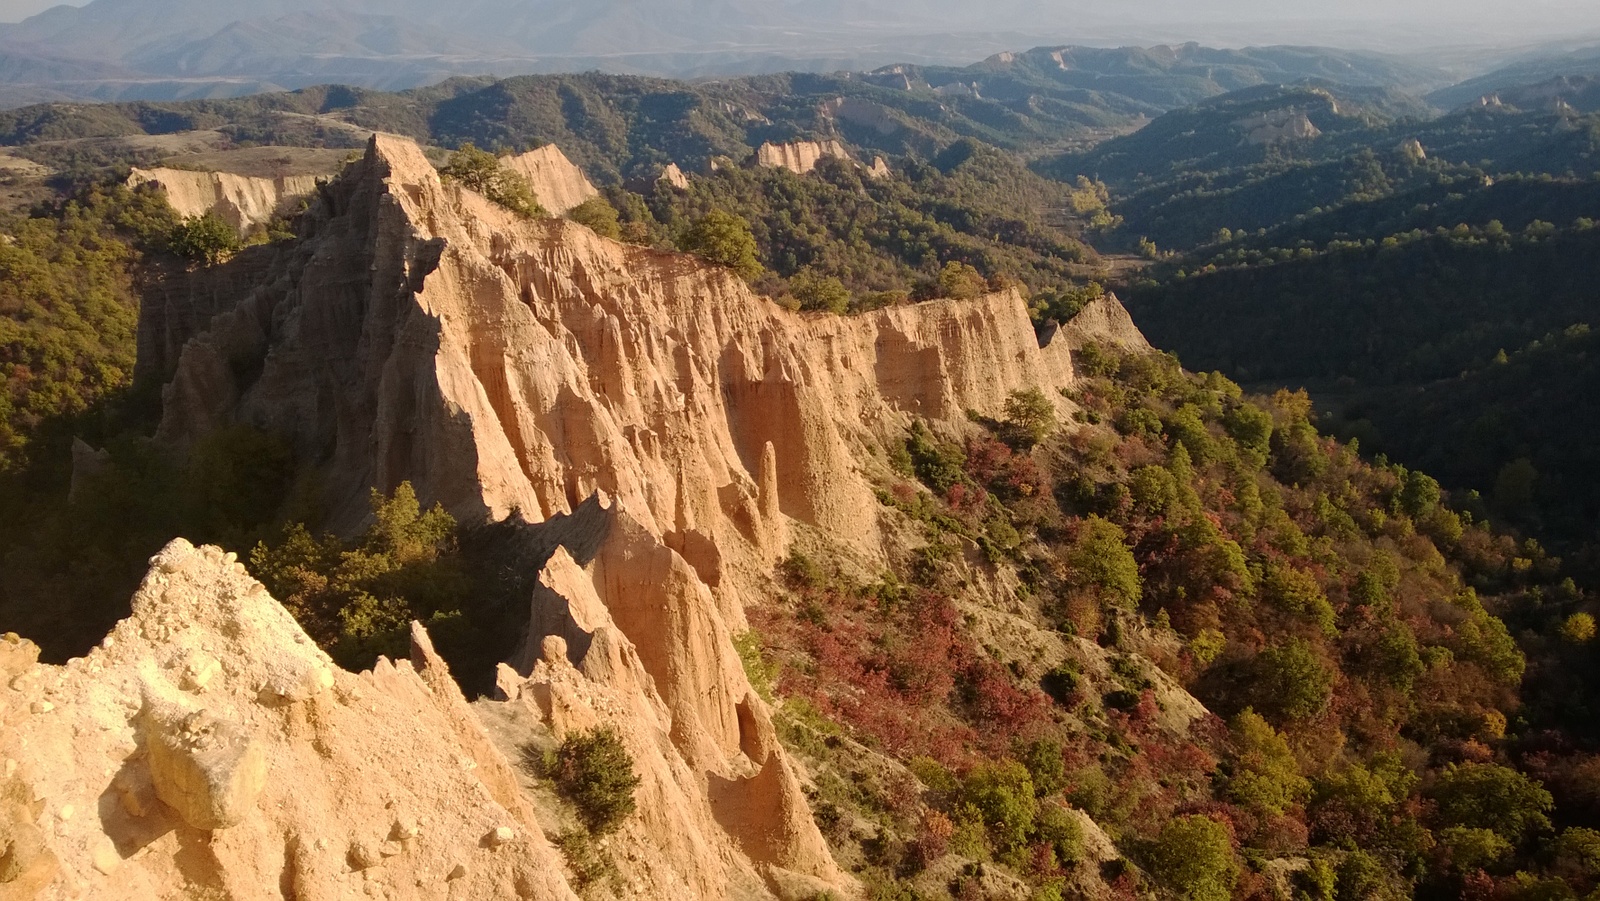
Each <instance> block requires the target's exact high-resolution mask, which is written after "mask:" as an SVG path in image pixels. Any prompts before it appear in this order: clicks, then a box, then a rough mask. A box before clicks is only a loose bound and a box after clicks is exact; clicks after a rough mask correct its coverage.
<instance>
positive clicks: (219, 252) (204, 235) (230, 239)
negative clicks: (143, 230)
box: [167, 213, 244, 266]
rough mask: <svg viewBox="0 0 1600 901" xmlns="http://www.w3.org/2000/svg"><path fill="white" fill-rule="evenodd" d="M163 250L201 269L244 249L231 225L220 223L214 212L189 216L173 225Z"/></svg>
mask: <svg viewBox="0 0 1600 901" xmlns="http://www.w3.org/2000/svg"><path fill="white" fill-rule="evenodd" d="M167 247H169V248H170V249H171V250H172V252H173V253H175V254H177V255H178V256H180V257H183V258H184V259H186V260H188V261H189V262H191V263H197V264H199V265H202V266H214V265H216V264H218V263H223V262H226V261H227V260H229V259H231V258H232V257H233V255H234V254H236V253H238V252H239V250H240V249H241V248H243V247H244V241H242V240H241V239H240V238H239V233H238V232H236V231H234V230H233V226H231V225H229V224H228V223H226V222H223V221H222V219H221V218H220V217H218V216H217V214H216V213H206V214H205V215H204V216H190V217H189V218H187V219H185V220H183V221H182V222H179V223H178V224H177V225H175V226H173V228H172V232H171V234H169V235H168V236H167Z"/></svg>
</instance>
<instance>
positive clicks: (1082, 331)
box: [1060, 293, 1152, 353]
mask: <svg viewBox="0 0 1600 901" xmlns="http://www.w3.org/2000/svg"><path fill="white" fill-rule="evenodd" d="M1060 338H1061V339H1065V340H1066V342H1067V346H1068V347H1070V348H1071V349H1072V350H1074V351H1078V350H1082V349H1083V346H1084V345H1085V344H1088V343H1090V342H1095V343H1098V344H1103V345H1107V346H1109V347H1114V348H1117V349H1119V350H1124V351H1130V352H1133V353H1145V352H1148V351H1150V350H1151V349H1152V348H1151V347H1150V342H1149V341H1147V340H1145V337H1144V333H1143V332H1141V331H1139V327H1138V326H1137V325H1134V324H1133V317H1132V316H1129V315H1128V309H1127V308H1126V307H1124V306H1123V305H1122V301H1120V300H1118V299H1117V295H1115V294H1111V293H1106V294H1102V295H1101V296H1100V297H1098V298H1096V299H1094V300H1092V301H1090V302H1089V303H1088V304H1087V305H1086V306H1085V307H1084V308H1083V309H1081V310H1079V311H1078V315H1076V316H1074V317H1072V319H1071V320H1070V321H1068V322H1067V323H1066V324H1065V325H1063V326H1061V333H1060Z"/></svg>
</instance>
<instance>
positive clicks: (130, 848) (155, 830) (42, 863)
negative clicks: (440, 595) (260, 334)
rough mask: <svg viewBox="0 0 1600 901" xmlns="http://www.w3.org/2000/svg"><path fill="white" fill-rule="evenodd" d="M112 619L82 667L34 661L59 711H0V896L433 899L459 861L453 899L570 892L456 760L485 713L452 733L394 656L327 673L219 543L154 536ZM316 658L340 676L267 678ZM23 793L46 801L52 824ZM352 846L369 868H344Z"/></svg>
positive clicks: (466, 714) (301, 669)
mask: <svg viewBox="0 0 1600 901" xmlns="http://www.w3.org/2000/svg"><path fill="white" fill-rule="evenodd" d="M113 634H115V635H116V636H117V637H118V640H117V641H116V642H115V643H114V645H113V646H111V647H109V648H107V647H100V648H97V649H96V650H95V651H93V652H91V653H90V655H89V656H88V657H87V658H85V665H83V666H80V667H77V668H74V669H68V668H65V667H59V668H58V667H48V666H46V667H39V669H40V670H41V671H43V672H44V673H45V681H46V684H49V685H51V686H52V688H51V690H52V692H53V696H54V697H55V698H56V704H55V708H54V709H53V710H52V711H50V712H49V713H46V714H43V715H37V716H36V715H28V714H25V713H24V714H22V715H20V716H18V715H16V714H5V715H0V759H7V760H13V761H17V762H18V766H16V767H15V768H10V767H8V768H7V769H11V770H12V772H11V775H10V776H8V777H7V778H6V779H5V780H4V782H0V847H11V848H13V849H17V850H16V852H15V853H12V854H11V855H10V856H9V857H8V858H7V861H8V862H7V863H6V864H5V867H6V868H8V869H7V870H6V872H4V873H0V898H5V899H6V901H10V899H11V898H27V899H29V901H34V899H38V901H65V899H67V898H86V899H94V901H155V899H165V898H173V897H224V896H226V897H240V898H259V897H274V898H275V897H298V898H316V899H324V901H356V899H364V898H369V897H373V896H377V897H387V898H393V899H400V901H431V899H435V898H440V897H443V896H444V890H443V889H442V886H443V884H444V882H445V874H447V873H449V872H451V869H452V868H453V867H455V866H456V865H457V864H463V865H470V868H469V872H464V873H463V875H462V876H461V877H459V878H458V879H457V880H456V883H455V884H456V886H457V888H456V889H455V890H456V891H460V892H463V893H464V894H462V895H460V897H466V898H526V899H535V901H576V896H575V895H574V894H573V893H572V892H571V890H570V888H569V887H568V886H567V885H566V881H565V878H564V876H563V875H562V862H561V858H560V855H559V853H558V852H557V851H556V850H555V849H554V848H553V847H551V845H550V844H549V842H548V841H547V840H546V839H545V838H544V834H543V832H542V831H541V830H540V829H539V826H538V823H537V821H536V820H535V819H534V817H533V816H532V814H531V812H530V811H529V810H528V809H527V807H526V805H525V802H523V801H522V799H521V797H520V795H518V794H517V792H516V790H515V789H514V788H513V789H511V794H512V795H513V796H514V797H512V798H509V799H508V800H510V801H511V802H512V806H511V807H507V806H504V805H502V804H501V803H500V802H499V801H498V800H496V794H495V792H496V791H500V792H504V791H505V790H506V789H505V786H504V784H501V785H499V786H498V787H497V788H495V789H493V790H492V789H491V787H490V785H489V784H487V783H486V782H485V781H484V779H486V778H489V777H490V776H491V775H493V773H492V771H491V768H490V767H488V766H475V767H473V768H472V769H465V768H463V767H461V766H460V763H459V762H460V761H461V760H462V759H469V760H470V759H471V755H472V754H473V753H480V754H494V753H495V752H493V750H492V748H489V747H488V742H487V740H486V739H483V738H482V733H481V731H479V732H477V735H478V738H479V740H480V742H481V743H482V744H481V745H480V746H478V747H477V748H469V747H468V746H466V745H464V744H463V740H464V739H463V738H462V737H461V735H462V731H461V730H462V729H463V728H464V726H470V727H471V729H474V730H475V729H478V727H477V726H476V724H475V721H474V720H473V717H472V714H471V711H470V709H469V708H467V706H466V703H465V701H464V700H462V699H461V698H460V695H459V691H458V690H456V694H455V695H454V696H453V697H452V696H449V695H445V696H443V697H441V695H440V693H439V692H437V691H435V689H434V688H432V687H430V685H429V683H428V682H427V681H426V680H425V679H424V677H423V675H422V673H420V672H419V671H418V670H417V669H416V668H414V667H413V666H412V665H411V664H409V663H406V664H403V665H401V666H395V665H394V664H392V663H389V662H388V661H382V662H380V664H379V666H378V667H376V668H375V669H374V670H372V671H370V672H368V673H363V674H353V673H345V672H343V671H341V670H339V669H338V668H337V667H334V666H333V664H332V662H331V661H329V660H328V659H327V657H326V655H324V654H323V653H322V652H321V651H319V650H317V649H316V647H315V646H314V645H313V644H312V643H311V642H310V641H309V640H308V639H307V638H306V636H305V633H304V632H302V631H301V630H300V628H299V626H298V625H296V624H295V622H294V620H293V618H291V617H290V616H289V614H288V612H287V611H285V610H284V609H283V608H282V607H281V606H279V605H278V604H277V602H275V601H274V600H272V598H271V597H270V596H268V595H267V594H266V593H265V592H263V591H262V590H261V588H260V586H259V585H258V584H257V583H256V582H255V581H254V580H252V579H250V578H249V577H247V576H245V575H243V574H241V573H240V572H239V571H238V569H237V567H236V565H234V564H231V563H229V562H228V561H227V560H226V558H225V557H224V555H223V554H222V553H221V552H220V551H217V552H214V553H211V552H206V551H204V550H202V549H197V548H194V547H192V546H190V545H189V544H188V543H187V542H184V541H181V540H179V541H175V542H173V543H172V544H170V545H168V546H167V548H166V549H164V550H163V551H162V552H161V554H159V555H157V557H156V558H155V559H154V561H153V562H152V574H151V575H150V576H147V577H146V579H145V582H144V584H143V585H142V586H141V588H140V590H139V593H138V594H137V595H136V596H135V598H134V602H133V614H132V617H131V618H130V619H129V620H128V621H125V622H124V623H122V624H121V625H119V626H118V627H117V629H116V630H115V631H114V633H113ZM422 634H424V635H425V633H422ZM153 636H159V637H153ZM200 654H204V655H206V656H209V657H211V658H213V659H216V660H218V661H221V662H223V664H224V666H223V667H222V669H221V671H220V672H218V673H217V674H215V675H214V676H213V678H212V679H211V680H210V682H209V684H208V685H207V688H206V691H205V693H204V694H203V695H199V696H196V695H192V694H185V693H183V692H181V691H180V689H179V688H178V686H177V684H176V682H177V680H178V678H179V676H180V673H181V668H180V669H173V668H169V667H168V666H167V664H168V662H170V661H175V660H185V661H187V660H195V659H198V655H200ZM96 667H97V668H98V672H95V671H94V669H95V668H96ZM315 672H326V673H328V674H329V675H330V676H331V678H332V679H333V681H334V686H333V690H330V691H325V692H322V693H320V694H316V695H313V696H311V697H308V698H305V699H303V700H299V701H291V700H288V699H286V698H283V697H280V696H278V695H276V694H273V693H271V692H268V691H263V690H262V686H264V685H267V684H269V683H271V682H272V681H273V680H274V678H277V677H281V676H284V675H285V674H300V675H304V674H306V673H315ZM169 678H170V679H171V680H172V681H170V682H169V681H167V680H168V679H169ZM443 678H444V679H445V680H446V681H448V675H445V676H444V677H443ZM341 686H342V687H343V688H344V689H345V690H343V691H341V690H340V689H341ZM451 689H452V690H455V689H454V686H453V685H452V686H451ZM33 690H36V689H33ZM358 697H359V699H360V700H359V701H357V700H355V699H356V698H358ZM342 699H348V700H342ZM200 704H203V705H204V706H203V708H202V707H199V706H197V705H200ZM452 714H454V716H455V717H457V718H452ZM492 759H493V760H499V758H498V757H497V756H496V757H494V758H492ZM499 763H500V765H501V766H502V767H504V768H505V769H503V770H501V771H500V775H501V776H502V777H504V775H505V773H506V772H507V771H508V770H509V765H508V764H506V763H505V762H504V761H503V760H499ZM512 784H513V785H514V782H513V783H512ZM37 798H48V799H49V800H50V804H51V805H52V807H54V809H55V810H56V811H57V813H58V815H57V816H55V817H53V828H51V829H50V830H49V831H48V832H46V831H43V830H41V829H40V828H39V827H38V826H37V825H35V823H36V820H37V817H38V816H39V810H40V809H41V808H39V806H38V803H37V802H36V801H35V800H34V799H37ZM108 801H109V803H107V802H108ZM397 801H398V802H399V803H402V804H404V805H405V810H403V811H400V810H397V809H396V808H394V807H391V805H394V804H396V802H397ZM68 807H70V808H73V809H74V810H75V811H76V814H75V815H73V816H71V817H69V818H63V817H62V816H60V815H59V814H60V813H62V812H64V811H65V810H66V809H67V808H68ZM411 811H415V812H417V813H416V814H413V813H411ZM90 812H93V814H94V815H89V814H90ZM418 816H423V817H425V818H426V823H427V827H426V828H422V826H421V821H420V820H419V819H417V817H418ZM395 824H399V825H395ZM507 824H514V828H515V830H516V834H517V841H516V842H515V845H514V847H516V849H517V853H516V854H494V855H490V853H489V851H488V850H487V849H485V848H484V847H482V846H481V845H480V841H481V839H482V837H483V836H484V835H485V834H486V833H488V832H489V831H491V830H494V829H496V828H499V827H502V826H506V825H507ZM207 830H211V831H209V833H208V832H207ZM207 836H209V837H207ZM402 839H403V840H402ZM358 840H359V842H360V843H364V845H365V848H366V850H364V851H359V852H358V853H355V854H352V853H351V849H352V844H353V843H355V842H357V841H358ZM196 848H201V849H204V850H203V852H202V853H197V852H196V851H195V850H194V849H196ZM119 849H121V851H122V853H119ZM123 854H126V855H127V856H126V857H124V856H123ZM351 857H355V858H357V859H360V860H366V861H369V862H374V865H372V866H370V867H368V868H367V869H365V870H363V871H362V877H361V878H358V879H355V880H347V879H346V878H345V877H346V875H347V874H349V873H350V872H351V866H350V858H351ZM108 874H109V875H108ZM8 877H9V878H10V881H9V882H7V881H6V879H7V878H8ZM263 886H270V887H271V890H270V892H268V893H266V894H263V891H262V887H263ZM4 892H10V893H11V894H9V895H7V894H4ZM19 892H21V894H19Z"/></svg>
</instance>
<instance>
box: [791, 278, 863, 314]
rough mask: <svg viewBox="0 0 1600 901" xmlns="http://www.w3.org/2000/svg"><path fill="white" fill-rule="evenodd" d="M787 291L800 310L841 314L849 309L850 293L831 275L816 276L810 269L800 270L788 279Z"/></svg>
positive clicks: (842, 283)
mask: <svg viewBox="0 0 1600 901" xmlns="http://www.w3.org/2000/svg"><path fill="white" fill-rule="evenodd" d="M789 290H790V291H793V292H794V299H795V300H798V301H799V302H800V309H802V310H811V311H820V312H825V313H834V314H842V313H845V312H846V311H848V310H849V309H850V292H849V291H848V290H846V288H845V286H844V282H841V281H839V280H838V279H837V278H834V277H833V276H831V275H818V274H817V272H816V271H815V270H813V269H810V268H806V269H801V270H800V271H799V272H797V273H795V275H794V277H793V278H791V279H789Z"/></svg>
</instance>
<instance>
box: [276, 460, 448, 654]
mask: <svg viewBox="0 0 1600 901" xmlns="http://www.w3.org/2000/svg"><path fill="white" fill-rule="evenodd" d="M372 514H373V523H372V525H371V526H369V527H368V528H367V532H366V534H365V535H364V536H362V538H361V540H360V542H359V543H356V544H354V545H353V546H350V547H346V546H345V545H344V544H343V543H342V542H340V541H339V540H338V539H337V538H335V537H332V536H324V537H322V538H320V539H319V538H316V537H313V536H312V534H311V531H310V530H309V529H307V528H306V527H305V525H303V524H300V523H294V524H291V525H287V526H285V527H284V529H283V531H282V534H281V536H280V538H279V540H278V542H277V543H276V544H270V545H269V544H268V543H266V542H261V543H259V544H257V545H256V546H255V549H254V550H253V551H251V552H250V570H251V572H252V574H254V575H255V577H256V578H258V579H260V580H261V581H262V583H264V584H265V585H266V586H267V589H268V590H269V591H271V592H272V596H273V597H275V598H277V599H278V600H279V601H281V602H282V603H283V605H284V606H285V607H287V608H289V612H290V613H292V614H294V617H295V619H296V620H298V621H299V622H300V625H301V627H302V628H304V629H305V630H306V633H307V634H309V635H310V636H311V637H312V639H314V640H315V641H316V642H317V644H318V645H320V646H321V647H322V648H323V649H324V650H326V651H328V653H329V654H331V655H332V656H333V658H334V659H335V660H337V661H338V662H339V664H340V665H341V666H344V667H346V668H350V669H364V668H366V667H370V666H371V665H372V664H373V662H374V661H375V660H376V659H377V657H378V655H380V654H382V655H387V656H390V657H400V656H404V655H405V653H406V651H407V649H408V648H409V646H410V623H411V621H412V620H420V621H422V622H424V623H435V622H441V621H454V620H460V619H462V612H461V609H460V605H461V604H462V603H463V602H464V601H467V600H470V599H471V597H472V595H473V591H472V590H471V583H470V582H469V580H468V577H467V575H466V573H465V572H463V568H462V563H461V560H460V558H459V557H458V556H457V555H456V553H455V551H456V521H455V519H454V518H453V517H451V516H450V514H448V513H446V512H445V511H444V508H443V507H440V506H438V505H437V504H435V505H434V507H433V508H432V509H431V510H426V511H425V510H423V509H422V506H421V504H419V503H418V502H417V495H416V492H415V491H414V490H412V488H411V483H409V482H402V483H401V484H400V487H398V488H396V489H395V492H394V496H393V497H390V498H385V497H384V496H383V495H382V494H381V493H379V492H377V491H374V492H372Z"/></svg>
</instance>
